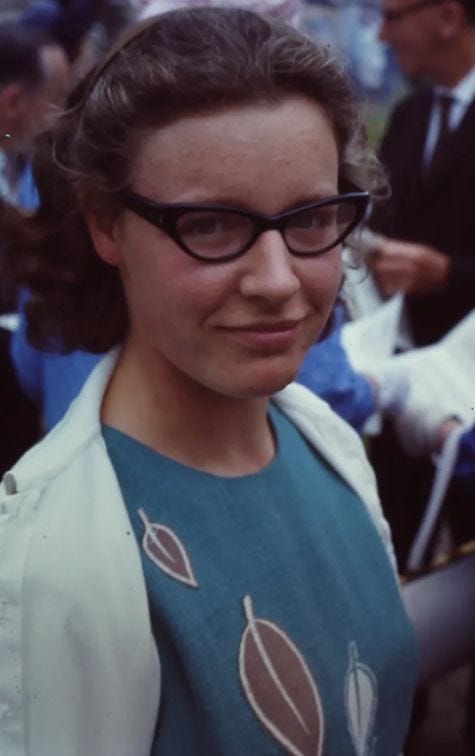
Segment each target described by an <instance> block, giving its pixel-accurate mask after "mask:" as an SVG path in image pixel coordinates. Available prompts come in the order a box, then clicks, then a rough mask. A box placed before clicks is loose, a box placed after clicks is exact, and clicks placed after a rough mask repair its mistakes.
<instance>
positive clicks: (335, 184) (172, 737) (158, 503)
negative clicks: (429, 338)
mask: <svg viewBox="0 0 475 756" xmlns="http://www.w3.org/2000/svg"><path fill="white" fill-rule="evenodd" d="M357 124H358V118H357V111H356V109H355V104H354V102H353V100H352V97H351V92H350V90H349V88H348V84H347V81H346V79H345V77H344V75H343V74H342V73H341V71H340V70H339V67H338V66H337V65H336V64H335V62H333V61H332V60H331V59H330V58H329V57H328V54H327V52H326V51H325V49H321V48H320V47H318V46H316V45H315V44H314V43H312V42H311V41H309V40H307V39H305V38H304V37H302V36H300V35H299V34H298V33H297V32H294V31H293V30H291V29H289V28H287V27H286V26H284V25H282V24H280V23H278V22H274V21H268V20H265V19H263V18H260V17H259V16H257V15H254V14H253V13H250V12H247V11H242V10H241V11H240V10H231V9H228V10H223V9H195V10H193V11H191V10H186V11H185V10H183V11H176V12H171V13H169V14H165V15H163V16H161V17H157V18H156V19H154V20H152V21H150V22H148V23H146V24H145V25H144V26H143V27H141V28H139V29H137V30H135V31H134V32H133V34H132V36H131V37H130V38H129V39H128V40H126V41H123V42H122V44H121V46H120V47H119V48H118V49H116V50H114V51H113V52H112V53H111V55H110V56H109V58H108V60H107V61H105V62H104V64H103V65H102V66H101V68H100V70H98V71H96V72H95V73H94V74H93V75H92V77H91V78H90V79H89V81H88V82H86V84H85V86H84V87H83V88H82V91H81V92H80V93H78V96H77V99H76V102H75V104H74V106H73V107H71V108H70V109H69V111H67V112H65V113H64V114H63V115H62V116H61V117H60V118H59V120H58V122H57V124H56V126H55V127H54V128H53V129H52V130H51V131H50V132H49V133H48V134H46V135H44V137H43V138H42V140H41V141H40V143H39V145H38V150H39V151H38V157H37V161H36V166H35V177H36V179H37V181H38V186H39V191H40V196H41V206H40V208H39V211H38V213H37V214H36V216H35V217H34V218H33V219H32V220H31V221H30V222H29V224H28V225H27V226H24V225H23V226H20V225H17V226H16V227H15V225H14V223H13V221H11V222H10V236H11V244H10V247H9V253H10V265H14V266H15V265H16V273H17V276H18V278H19V279H20V280H21V283H22V284H23V285H26V286H28V287H29V288H30V290H31V291H32V292H33V293H34V296H33V301H32V302H31V303H30V305H29V310H28V313H27V314H28V316H29V325H30V335H31V338H32V340H33V343H35V344H36V345H39V344H41V345H42V346H43V347H51V346H54V345H55V344H56V345H57V344H58V343H61V344H62V345H64V346H65V347H66V348H67V349H73V348H80V349H86V350H89V351H94V350H95V351H101V350H105V349H110V348H113V347H114V348H113V349H112V351H111V352H110V354H109V355H108V356H107V357H106V358H105V359H104V360H103V361H102V362H101V363H100V365H99V366H98V367H97V368H96V369H95V371H94V372H93V374H92V376H91V377H90V378H89V379H88V381H87V383H86V385H85V387H84V389H83V390H82V392H81V394H80V397H79V398H78V400H77V401H76V402H74V403H73V405H72V407H71V409H70V411H69V412H68V414H67V415H66V418H65V419H64V420H63V421H62V422H61V423H60V424H59V425H58V426H57V427H56V428H55V429H54V430H53V432H52V433H51V434H49V436H48V437H47V438H46V439H45V440H44V441H43V442H42V443H41V444H40V445H39V446H37V447H36V448H34V449H33V450H32V451H31V452H30V453H29V454H27V455H26V457H25V458H24V459H22V460H21V461H20V462H19V463H18V464H17V465H16V466H15V467H14V468H13V470H11V472H9V473H7V475H6V476H5V478H4V482H3V492H2V496H1V499H0V511H1V512H2V518H3V519H2V525H3V535H4V538H3V541H2V549H1V551H0V554H1V557H0V558H1V559H2V564H1V565H0V576H1V577H0V580H1V581H2V583H1V584H2V594H3V595H2V598H3V599H4V603H3V606H4V622H3V627H2V630H1V633H2V634H1V636H0V637H1V642H0V660H1V661H0V664H1V665H3V666H2V669H1V674H0V680H1V682H0V686H1V688H0V690H1V694H2V697H1V700H2V702H4V709H3V711H4V722H2V727H1V728H0V732H1V736H0V737H1V738H2V740H1V741H0V743H1V745H2V746H3V750H5V752H6V753H8V754H9V755H10V754H11V756H14V754H28V755H29V756H30V755H31V754H33V756H39V755H40V754H46V753H48V754H61V756H63V754H68V755H69V754H74V756H79V755H81V756H84V754H101V755H102V754H106V755H107V756H108V755H109V754H110V756H117V755H118V754H123V756H131V754H133V755H134V756H141V755H142V754H143V755H144V756H145V755H147V756H148V754H150V753H153V754H173V755H175V754H226V756H228V755H229V754H234V753H236V754H238V753H239V754H261V753H262V754H264V753H276V754H277V753H291V754H316V753H325V754H327V755H331V754H334V755H335V756H345V754H355V753H356V754H367V753H370V752H371V753H372V754H376V753H378V754H397V753H399V751H400V749H401V746H402V743H403V739H404V732H405V728H406V725H407V720H408V716H409V711H410V705H411V697H412V690H413V685H414V676H415V649H414V641H413V635H412V632H411V629H410V627H409V625H408V621H407V618H406V615H405V613H404V611H403V609H402V606H401V602H400V597H399V591H398V586H397V581H396V579H395V575H394V572H393V568H392V565H391V559H392V551H391V546H390V541H389V534H388V530H387V526H386V523H385V522H384V520H383V518H382V515H381V511H380V507H379V504H378V500H377V495H376V492H375V488H374V482H373V476H372V473H371V471H370V469H369V467H368V465H367V462H366V460H365V458H364V455H363V452H362V449H361V445H360V443H359V441H358V439H357V437H356V436H355V434H354V433H353V432H352V431H351V430H350V429H349V428H348V427H347V426H346V425H345V424H344V423H342V421H340V420H339V419H338V418H337V417H335V416H334V415H333V414H332V413H331V412H330V410H329V409H328V408H327V406H326V405H324V404H323V403H321V402H320V401H319V400H318V399H316V398H315V397H314V396H313V395H312V394H311V393H310V392H308V391H307V390H306V389H305V388H303V387H301V386H295V385H291V386H288V384H289V383H290V382H291V381H292V379H293V377H294V376H295V375H296V373H297V371H298V367H299V364H300V361H301V358H302V356H303V354H304V352H305V350H306V349H307V348H308V346H309V345H310V344H312V343H313V342H314V341H315V339H316V337H317V336H318V334H319V332H320V331H321V329H322V328H323V327H324V325H325V321H326V319H327V317H328V314H329V312H330V310H331V308H332V305H333V302H334V299H335V296H336V294H337V292H338V289H339V287H340V283H341V277H342V270H341V260H340V251H341V250H340V248H341V242H342V241H343V239H344V238H346V237H347V236H348V234H349V233H350V232H351V231H352V230H353V228H354V227H355V225H356V224H357V222H358V220H360V219H361V217H362V216H363V214H364V210H365V206H366V203H367V194H366V193H365V192H363V191H360V190H357V189H356V188H355V187H354V186H353V185H352V184H351V183H349V182H350V181H351V180H354V179H358V178H359V179H360V180H362V181H363V182H364V183H366V184H367V183H368V177H367V176H366V179H365V173H366V170H365V166H366V165H367V164H368V161H367V160H365V153H364V150H363V148H362V146H361V141H360V138H359V133H358V126H357ZM15 228H16V231H15ZM20 250H21V251H20ZM274 395H275V396H274ZM271 396H272V397H273V398H272V400H270V397H271ZM5 707H8V708H5ZM5 712H6V713H5Z"/></svg>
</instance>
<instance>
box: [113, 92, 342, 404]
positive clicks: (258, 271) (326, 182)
mask: <svg viewBox="0 0 475 756" xmlns="http://www.w3.org/2000/svg"><path fill="white" fill-rule="evenodd" d="M131 189H132V190H133V191H135V192H137V193H139V194H141V195H144V196H146V197H148V198H149V199H152V200H154V201H155V202H165V203H190V202H191V203H207V204H221V205H228V206H232V207H238V208H241V209H244V210H246V209H247V210H251V211H255V212H258V213H263V214H266V215H275V214H278V213H281V212H284V211H286V210H289V209H291V208H293V207H296V206H299V205H305V204H308V203H310V202H313V201H318V200H319V199H322V198H325V197H329V196H333V195H335V194H337V192H338V151H337V147H336V143H335V138H334V135H333V132H332V129H331V126H330V123H329V121H328V118H327V116H326V114H325V113H324V111H323V110H322V109H321V108H320V107H319V106H318V105H317V104H316V103H314V102H312V101H310V100H307V99H306V98H303V97H302V98H288V99H285V100H283V101H282V102H280V103H277V104H275V103H274V104H268V103H262V104H253V105H247V106H240V107H236V108H233V109H228V110H224V111H218V112H215V113H211V114H205V115H199V116H193V117H187V118H183V119H181V120H180V121H178V122H177V123H175V124H172V125H170V126H167V127H164V128H161V129H158V130H156V131H153V132H150V134H149V135H148V136H147V137H146V138H145V140H144V143H143V146H142V149H141V151H140V155H139V157H138V160H137V162H136V167H135V171H134V175H133V177H132V182H131ZM118 244H119V247H120V263H119V267H120V270H121V275H122V279H123V282H124V288H125V291H126V296H127V301H128V305H129V312H130V319H131V338H132V339H135V341H136V342H139V343H140V345H141V348H142V349H145V350H147V351H148V352H149V353H150V354H152V353H153V355H154V360H155V362H157V361H162V362H166V363H167V364H168V366H170V365H171V366H173V369H175V370H176V371H178V372H179V373H180V374H181V375H182V376H183V375H186V376H188V378H191V379H192V380H194V381H196V382H198V383H201V384H202V385H205V386H206V387H208V388H211V389H212V390H214V391H217V392H219V393H221V394H226V395H232V396H247V395H250V394H252V395H262V394H266V395H268V394H270V393H272V392H274V391H276V390H278V389H280V388H282V387H283V386H284V385H286V383H288V382H289V381H290V380H291V379H292V378H293V376H294V375H295V374H296V372H297V370H298V368H299V365H300V361H301V359H302V357H303V354H304V352H305V351H306V349H307V348H308V347H309V346H310V345H311V343H312V342H313V341H314V340H315V338H316V337H317V336H318V334H319V332H320V331H321V330H322V328H323V326H324V324H325V322H326V320H327V317H328V315H329V312H330V311H331V308H332V305H333V302H334V299H335V296H336V293H337V291H338V288H339V285H340V282H341V255H340V249H339V248H338V247H336V248H334V249H332V250H329V251H328V252H325V253H324V254H322V255H320V256H316V257H309V258H301V257H300V258H299V257H296V256H294V255H292V254H290V252H289V250H288V249H287V247H286V244H285V242H284V240H283V238H282V236H281V234H280V233H279V232H278V231H275V230H272V231H267V232H265V233H263V234H262V235H261V236H259V237H258V239H257V240H256V241H255V242H254V244H253V245H252V247H251V248H250V249H249V250H248V251H247V252H246V253H245V254H244V255H243V256H242V257H239V258H238V259H235V260H231V261H228V262H224V263H217V264H209V263H206V262H200V261H198V260H195V259H193V258H192V257H190V256H188V255H187V254H186V253H185V252H184V251H183V250H181V249H180V248H179V247H178V246H177V244H176V243H175V242H174V241H173V240H172V239H170V237H168V236H167V234H166V233H165V232H164V231H163V230H161V229H159V228H156V227H155V226H152V225H151V224H150V223H147V222H146V221H145V220H143V219H142V218H139V217H137V216H134V215H133V214H132V213H130V212H126V213H125V214H124V216H123V219H122V221H121V225H120V228H119V231H118Z"/></svg>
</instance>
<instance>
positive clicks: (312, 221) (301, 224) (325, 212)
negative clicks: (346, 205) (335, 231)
mask: <svg viewBox="0 0 475 756" xmlns="http://www.w3.org/2000/svg"><path fill="white" fill-rule="evenodd" d="M334 222H335V213H334V212H333V211H332V210H330V209H318V210H307V211H306V212H304V213H301V214H300V215H296V216H295V218H293V220H292V221H291V226H292V227H293V228H298V229H301V230H310V229H314V228H323V227H325V226H329V225H330V224H332V223H334Z"/></svg>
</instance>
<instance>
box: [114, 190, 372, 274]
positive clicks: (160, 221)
mask: <svg viewBox="0 0 475 756" xmlns="http://www.w3.org/2000/svg"><path fill="white" fill-rule="evenodd" d="M344 188H345V189H346V190H347V191H345V192H344V193H343V194H337V195H335V196H333V197H327V198H325V199H322V200H319V201H318V202H311V203H310V204H308V205H302V206H300V207H297V208H294V209H293V210H286V212H284V213H279V214H278V215H263V214H262V213H256V212H251V211H248V210H243V209H242V208H240V207H231V206H228V205H209V204H199V203H198V204H195V203H183V204H170V203H162V202H154V201H153V200H151V199H148V198H147V197H143V196H142V195H141V194H137V193H136V192H131V191H124V192H121V194H120V200H121V202H122V204H123V205H124V207H126V208H127V209H128V210H131V211H132V212H133V213H135V214H136V215H138V216H140V217H141V218H143V219H144V220H146V221H147V222H148V223H151V224H152V225H153V226H156V227H157V228H160V229H161V230H162V231H164V232H165V233H166V234H167V235H168V236H169V237H170V238H171V239H173V241H174V242H175V243H176V244H177V245H178V246H179V247H180V249H182V250H183V252H186V254H187V255H190V257H193V258H195V260H200V261H201V262H206V263H221V262H227V261H228V260H235V259H236V258H237V257H240V256H241V255H243V254H244V253H245V252H247V250H248V249H250V248H251V247H252V245H253V244H254V242H255V241H256V239H257V238H258V237H259V236H260V235H261V234H262V233H264V231H271V230H276V231H279V232H280V233H281V234H282V237H283V239H284V242H285V244H286V246H287V249H288V250H289V252H290V253H291V254H292V255H295V256H296V257H316V256H317V255H321V254H323V253H324V252H327V251H328V250H329V249H333V247H336V246H337V245H338V244H340V243H341V242H342V241H343V240H344V239H346V238H347V237H348V236H349V235H350V233H351V232H352V231H353V230H354V229H355V228H356V226H357V225H358V224H359V223H360V222H361V221H362V220H363V218H364V216H365V213H366V209H367V207H368V202H369V193H368V192H364V191H361V189H359V188H358V187H357V186H354V185H353V184H351V183H350V182H345V185H344ZM345 202H346V203H348V204H351V205H353V206H354V207H355V217H354V219H353V220H352V221H351V223H349V224H348V226H347V228H345V230H344V231H343V232H342V233H341V234H340V235H339V236H338V237H337V239H335V241H333V242H332V243H331V244H328V245H327V246H326V247H324V248H322V249H319V250H316V251H312V252H301V251H299V250H295V249H292V248H291V247H290V246H289V244H288V243H287V240H286V238H285V229H286V226H287V224H288V222H289V221H290V220H291V219H292V218H294V217H295V216H296V215H298V214H299V213H303V212H306V211H308V210H315V209H317V208H320V207H328V206H331V205H339V204H342V203H345ZM193 211H197V212H199V211H213V212H218V213H219V212H223V213H224V212H226V213H230V212H231V213H235V214H236V215H241V216H243V217H245V218H250V219H251V220H252V221H253V223H254V232H253V234H252V235H251V236H250V238H249V239H248V241H247V242H246V243H245V244H244V245H243V246H242V247H241V248H240V249H238V250H237V251H236V252H233V253H231V254H228V255H223V256H222V257H204V256H203V255H199V254H197V253H196V252H194V251H193V250H192V249H190V248H189V247H188V246H187V245H186V244H185V242H184V241H183V240H182V238H181V237H180V235H179V233H178V232H177V223H178V220H179V219H180V217H181V216H182V215H184V214H185V213H189V212H193Z"/></svg>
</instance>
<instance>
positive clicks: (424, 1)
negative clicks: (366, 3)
mask: <svg viewBox="0 0 475 756" xmlns="http://www.w3.org/2000/svg"><path fill="white" fill-rule="evenodd" d="M443 1H444V0H418V2H417V3H411V5H406V7H405V8H394V9H391V8H387V9H386V10H382V11H381V20H382V21H383V23H385V24H390V23H392V22H393V21H399V19H401V18H404V17H405V16H409V15H410V14H412V13H415V12H416V11H418V10H420V9H421V8H425V7H427V6H429V5H439V4H440V3H442V2H443Z"/></svg>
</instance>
